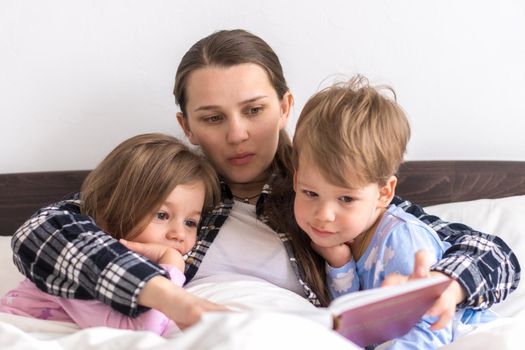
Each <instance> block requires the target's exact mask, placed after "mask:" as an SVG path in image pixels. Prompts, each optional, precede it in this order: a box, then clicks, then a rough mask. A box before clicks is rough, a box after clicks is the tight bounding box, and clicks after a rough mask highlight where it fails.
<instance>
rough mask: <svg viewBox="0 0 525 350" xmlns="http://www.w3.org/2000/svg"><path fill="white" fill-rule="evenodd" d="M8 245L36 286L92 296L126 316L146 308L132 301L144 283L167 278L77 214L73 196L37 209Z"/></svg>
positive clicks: (62, 293) (74, 295)
mask: <svg viewBox="0 0 525 350" xmlns="http://www.w3.org/2000/svg"><path fill="white" fill-rule="evenodd" d="M11 247H12V249H13V254H14V255H13V260H14V262H15V264H16V266H17V267H18V269H19V270H20V272H21V273H22V274H24V275H25V276H26V277H27V278H29V279H30V280H31V281H33V282H34V283H35V284H36V286H37V287H38V288H39V289H40V290H42V291H44V292H46V293H48V294H52V295H57V296H61V297H64V298H75V299H97V300H99V301H101V302H103V303H105V304H108V305H110V306H111V307H112V308H113V309H114V310H117V311H119V312H121V313H123V314H125V315H127V316H130V317H136V316H137V315H138V314H139V313H140V312H142V311H145V310H147V308H145V307H142V306H139V305H138V302H137V300H138V296H139V294H140V293H141V291H142V289H143V288H144V286H145V285H146V283H147V282H148V281H149V280H150V279H152V278H153V277H155V276H167V272H166V271H165V270H164V269H162V268H161V267H160V266H158V265H157V264H154V263H152V262H151V261H149V260H147V259H145V258H144V257H142V256H141V255H139V254H137V253H135V252H132V251H130V250H128V249H127V248H126V247H124V246H123V245H122V244H120V243H119V242H118V241H116V240H115V239H113V238H112V237H110V236H109V235H107V234H106V233H104V232H103V231H102V230H101V229H100V228H99V227H97V226H96V225H95V223H94V222H93V220H92V219H91V218H90V217H88V216H85V215H81V214H80V209H79V201H78V197H75V198H73V199H70V200H65V201H62V202H59V203H56V204H52V205H49V206H47V207H45V208H43V209H41V210H39V211H38V212H37V213H36V214H35V215H34V216H33V217H31V218H30V219H29V220H28V221H26V222H25V223H24V224H23V225H22V226H21V227H20V228H19V229H18V230H17V231H16V233H15V234H14V235H13V237H12V241H11Z"/></svg>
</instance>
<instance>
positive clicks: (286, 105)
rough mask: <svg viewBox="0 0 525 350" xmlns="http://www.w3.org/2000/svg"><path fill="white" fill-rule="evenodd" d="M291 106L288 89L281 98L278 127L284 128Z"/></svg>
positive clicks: (291, 99) (291, 97) (291, 98)
mask: <svg viewBox="0 0 525 350" xmlns="http://www.w3.org/2000/svg"><path fill="white" fill-rule="evenodd" d="M292 106H293V95H292V93H291V92H290V91H286V92H285V93H284V95H283V98H282V99H281V121H280V123H279V129H284V128H285V127H286V125H287V124H288V119H289V118H290V114H291V110H292Z"/></svg>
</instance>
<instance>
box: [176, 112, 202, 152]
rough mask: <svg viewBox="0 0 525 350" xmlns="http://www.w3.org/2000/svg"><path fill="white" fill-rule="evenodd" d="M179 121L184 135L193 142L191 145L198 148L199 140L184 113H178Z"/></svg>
mask: <svg viewBox="0 0 525 350" xmlns="http://www.w3.org/2000/svg"><path fill="white" fill-rule="evenodd" d="M177 121H178V122H179V125H180V127H181V128H182V130H184V134H185V135H186V137H187V138H188V140H189V141H190V142H191V144H192V145H195V146H197V145H198V144H199V143H198V142H197V139H196V138H195V136H194V135H193V133H192V132H191V129H190V125H189V123H188V119H186V118H184V115H183V114H182V112H178V113H177Z"/></svg>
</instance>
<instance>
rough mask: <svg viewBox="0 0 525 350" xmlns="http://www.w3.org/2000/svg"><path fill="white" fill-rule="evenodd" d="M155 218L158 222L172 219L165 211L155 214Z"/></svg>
mask: <svg viewBox="0 0 525 350" xmlns="http://www.w3.org/2000/svg"><path fill="white" fill-rule="evenodd" d="M155 218H156V219H158V220H168V219H169V218H170V216H169V214H168V213H165V212H163V211H159V212H158V213H157V214H155Z"/></svg>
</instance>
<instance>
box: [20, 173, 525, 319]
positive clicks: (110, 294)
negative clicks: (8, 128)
mask: <svg viewBox="0 0 525 350" xmlns="http://www.w3.org/2000/svg"><path fill="white" fill-rule="evenodd" d="M270 183H271V181H270ZM270 191H271V187H270V185H268V184H267V185H265V186H264V188H263V192H262V194H261V196H260V197H259V200H258V202H257V204H256V213H257V215H258V217H259V219H261V220H262V221H265V218H264V215H263V213H262V208H263V202H264V200H265V198H266V197H267V195H268V194H269V193H270ZM222 193H223V196H222V198H223V200H222V202H221V203H220V204H219V205H218V206H217V207H216V208H215V209H214V210H213V212H212V213H210V214H209V215H207V216H206V217H204V218H203V219H202V222H201V225H200V230H199V235H198V240H197V244H196V245H195V247H194V249H193V250H192V251H191V252H190V253H189V254H188V256H187V257H186V258H187V259H186V263H187V266H186V278H187V281H190V280H191V279H192V277H193V276H195V273H196V272H197V270H198V268H199V266H200V263H201V262H202V260H203V258H204V257H205V255H206V252H207V250H208V248H209V247H210V246H211V244H212V243H213V240H214V239H215V237H216V236H217V234H218V232H219V230H220V228H221V226H222V225H223V223H224V222H225V221H226V219H227V218H228V215H229V213H230V211H231V208H232V206H233V199H232V195H231V192H230V190H229V188H228V187H227V186H226V185H225V184H222ZM392 203H393V204H395V205H397V206H400V207H401V208H402V209H403V210H405V211H406V212H409V213H411V214H413V215H415V216H416V217H418V218H419V219H421V220H422V221H423V222H425V223H427V224H429V225H430V226H431V227H432V228H433V229H434V230H436V232H437V233H438V235H439V236H440V238H441V239H442V240H444V241H447V242H449V243H451V244H452V247H451V248H450V249H448V250H447V251H446V252H445V254H444V256H443V259H442V260H441V261H439V262H438V263H437V264H436V265H435V266H433V267H432V269H433V270H435V271H440V272H443V273H445V274H447V275H449V276H452V277H454V278H455V279H457V280H458V281H459V282H460V284H461V285H462V286H463V287H464V288H465V290H466V295H467V299H466V300H465V301H464V302H463V304H462V305H460V306H462V307H472V308H476V309H483V308H487V307H489V306H490V305H492V304H493V303H496V302H499V301H502V300H504V299H505V298H506V297H507V296H508V294H509V293H510V292H512V291H513V290H515V289H516V288H517V286H518V283H519V280H520V266H519V263H518V260H517V258H516V256H515V255H514V253H513V252H512V250H511V249H510V248H509V247H508V246H507V245H506V244H505V242H503V240H501V239H500V238H499V237H496V236H492V235H487V234H484V233H481V232H477V231H474V230H472V229H471V228H470V227H468V226H465V225H462V224H456V223H447V222H444V221H442V220H440V219H439V218H438V217H435V216H431V215H428V214H426V213H425V212H424V211H423V209H422V208H421V207H419V206H418V205H415V204H412V203H410V202H409V201H406V200H403V199H401V198H399V197H395V198H394V200H393V202H392ZM277 235H278V237H279V238H280V239H281V241H282V242H283V244H284V246H285V248H286V251H287V253H288V256H289V259H290V263H291V265H292V268H293V270H294V271H295V273H296V275H297V278H298V280H299V283H300V284H301V286H302V287H303V289H304V292H305V295H306V296H307V298H308V300H309V301H310V302H312V303H313V304H314V305H319V301H318V299H317V297H316V295H315V294H314V293H313V292H312V290H311V289H310V287H309V286H308V285H307V284H306V283H305V282H304V281H303V280H304V278H303V276H304V273H303V271H302V269H301V267H300V266H299V264H297V262H296V260H295V258H294V255H293V251H292V248H291V244H290V242H289V240H288V236H287V235H286V234H284V233H277ZM11 246H12V248H13V252H14V256H13V260H14V262H15V264H16V266H17V267H18V269H19V270H20V272H22V273H23V274H24V275H25V276H26V277H28V278H29V279H30V280H32V281H33V282H34V283H35V284H36V285H37V287H38V288H39V289H41V290H43V291H45V292H47V293H50V294H53V295H58V296H62V297H65V298H77V299H98V300H100V301H102V302H104V303H106V304H108V305H110V306H111V307H112V308H114V309H115V310H118V311H120V312H121V313H123V314H125V315H128V316H131V317H135V316H137V315H138V314H139V313H141V312H142V311H145V310H147V308H144V307H141V306H139V305H138V304H137V298H138V294H139V293H140V291H141V290H142V288H143V287H144V285H145V284H146V282H147V281H149V280H150V279H151V278H153V277H154V276H158V275H163V276H167V273H166V271H165V270H164V269H162V268H161V267H160V266H158V265H157V264H154V263H152V262H151V261H149V260H147V259H144V258H143V257H141V256H140V255H138V254H136V253H134V252H130V251H128V250H127V249H125V248H124V247H123V246H122V245H121V244H120V243H118V242H117V241H116V240H115V239H113V238H111V237H109V236H108V235H107V234H105V233H104V232H103V231H102V230H101V229H100V228H98V227H97V226H96V224H95V223H94V222H93V220H92V219H91V218H89V217H88V216H86V215H82V214H81V213H80V209H79V200H78V195H75V196H73V197H72V198H69V199H66V200H63V201H61V202H58V203H55V204H51V205H49V206H47V207H45V208H42V209H41V210H39V211H38V212H37V213H36V214H34V215H33V216H32V217H31V218H30V219H29V220H28V221H27V222H26V223H24V225H22V226H21V227H20V228H19V229H18V230H17V231H16V233H15V234H14V235H13V238H12V242H11Z"/></svg>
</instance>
